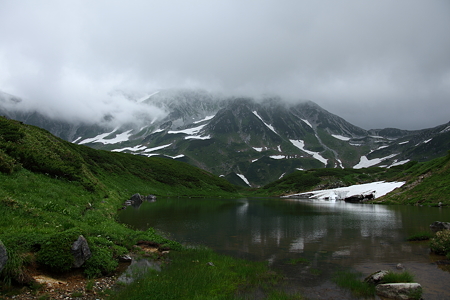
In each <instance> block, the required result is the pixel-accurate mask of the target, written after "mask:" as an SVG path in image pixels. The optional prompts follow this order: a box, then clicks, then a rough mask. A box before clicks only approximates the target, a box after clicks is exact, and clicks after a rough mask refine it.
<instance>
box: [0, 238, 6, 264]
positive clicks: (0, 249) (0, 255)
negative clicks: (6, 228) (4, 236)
mask: <svg viewBox="0 0 450 300" xmlns="http://www.w3.org/2000/svg"><path fill="white" fill-rule="evenodd" d="M7 261H8V252H7V251H6V247H5V245H3V243H2V241H0V272H1V271H2V270H3V268H4V267H5V265H6V262H7Z"/></svg>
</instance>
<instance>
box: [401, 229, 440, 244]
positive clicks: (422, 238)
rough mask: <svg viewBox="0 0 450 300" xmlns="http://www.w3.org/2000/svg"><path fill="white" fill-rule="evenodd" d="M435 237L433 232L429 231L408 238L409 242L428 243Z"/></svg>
mask: <svg viewBox="0 0 450 300" xmlns="http://www.w3.org/2000/svg"><path fill="white" fill-rule="evenodd" d="M433 237H434V234H432V233H431V232H428V231H424V232H418V233H416V234H413V235H411V236H409V237H408V238H407V241H410V242H412V241H428V240H430V239H431V238H433Z"/></svg>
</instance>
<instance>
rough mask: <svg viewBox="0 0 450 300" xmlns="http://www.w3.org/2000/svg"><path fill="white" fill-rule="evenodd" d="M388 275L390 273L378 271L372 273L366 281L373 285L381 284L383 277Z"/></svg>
mask: <svg viewBox="0 0 450 300" xmlns="http://www.w3.org/2000/svg"><path fill="white" fill-rule="evenodd" d="M388 273H389V271H387V270H380V271H376V272H375V273H372V274H370V275H369V276H367V277H366V278H365V279H364V281H365V282H368V283H372V284H379V283H380V282H381V280H383V277H384V276H386V274H388Z"/></svg>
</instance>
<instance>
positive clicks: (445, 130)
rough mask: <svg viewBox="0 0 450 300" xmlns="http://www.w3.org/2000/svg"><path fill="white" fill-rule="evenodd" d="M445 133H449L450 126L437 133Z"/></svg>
mask: <svg viewBox="0 0 450 300" xmlns="http://www.w3.org/2000/svg"><path fill="white" fill-rule="evenodd" d="M447 131H450V126H447V127H445V128H444V129H443V130H442V131H441V132H439V133H444V132H447Z"/></svg>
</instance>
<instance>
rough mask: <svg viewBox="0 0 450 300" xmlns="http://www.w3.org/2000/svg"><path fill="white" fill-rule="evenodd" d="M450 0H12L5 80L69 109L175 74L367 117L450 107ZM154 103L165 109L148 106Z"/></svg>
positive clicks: (56, 108) (434, 112)
mask: <svg viewBox="0 0 450 300" xmlns="http://www.w3.org/2000/svg"><path fill="white" fill-rule="evenodd" d="M449 28H450V2H449V1H447V0H442V1H434V0H432V1H422V0H396V1H391V0H389V1H387V0H381V1H358V0H352V1H346V0H343V1H331V0H330V1H315V2H312V1H274V0H262V1H252V0H249V1H237V0H230V1H220V2H219V1H206V0H202V1H200V0H199V1H195V0H194V1H170V0H169V1H140V0H130V1H114V0H113V1H111V0H108V1H106V0H97V1H88V0H79V1H75V0H73V1H70V0H68V1H58V0H52V1H50V0H49V1H46V0H37V1H36V0H21V1H14V0H3V1H1V2H0V37H1V38H0V90H1V91H4V92H6V93H9V94H13V95H16V96H19V97H21V98H22V99H24V103H25V104H26V105H27V106H28V107H30V108H34V107H38V108H39V109H41V110H44V111H46V112H47V113H48V114H51V115H54V116H59V117H63V118H76V119H86V120H92V119H96V118H99V117H101V116H102V115H104V114H105V113H108V112H110V111H115V113H116V115H117V117H118V118H124V119H126V118H127V117H128V116H130V115H132V114H133V113H136V112H142V107H141V106H140V105H137V104H135V103H133V102H131V101H129V99H127V98H134V99H137V98H139V97H141V96H143V95H145V94H148V93H152V92H154V91H157V90H159V89H167V88H202V89H206V90H208V91H212V92H220V93H226V94H231V95H232V94H236V95H249V96H255V95H261V94H267V93H269V94H276V95H279V96H281V97H283V98H285V99H287V100H288V101H293V102H295V101H301V100H305V99H308V100H311V101H314V102H316V103H317V104H319V105H320V106H322V107H323V108H325V109H327V110H328V111H330V112H332V113H334V114H337V115H339V116H340V117H343V118H344V119H346V120H347V121H349V122H351V123H352V124H354V125H357V126H360V127H362V128H365V129H370V128H385V127H396V128H401V129H422V128H429V127H433V126H436V125H440V124H443V123H446V122H448V121H450V117H449V111H450V55H449V53H450V35H449V33H448V29H449ZM146 113H148V114H149V115H150V116H151V117H156V116H159V115H161V113H162V112H161V111H160V110H158V109H156V108H152V107H148V108H147V111H146Z"/></svg>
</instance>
